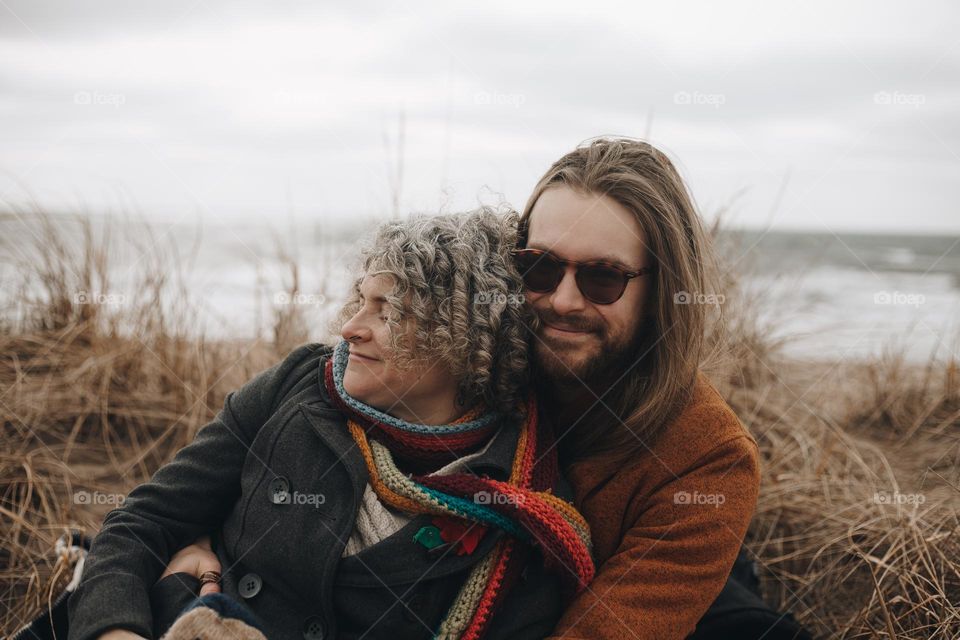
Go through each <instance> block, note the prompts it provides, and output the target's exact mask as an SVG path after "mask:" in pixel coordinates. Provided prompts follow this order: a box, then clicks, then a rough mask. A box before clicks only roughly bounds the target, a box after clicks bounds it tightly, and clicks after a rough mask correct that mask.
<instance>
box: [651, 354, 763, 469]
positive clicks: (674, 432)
mask: <svg viewBox="0 0 960 640" xmlns="http://www.w3.org/2000/svg"><path fill="white" fill-rule="evenodd" d="M723 448H727V449H740V450H746V451H750V450H752V451H756V450H757V448H758V447H757V441H756V439H755V438H754V437H753V435H752V434H751V433H750V431H749V430H748V429H747V428H746V427H745V426H744V425H743V423H742V422H741V421H740V418H739V417H737V414H736V412H735V411H734V410H733V408H732V407H731V406H730V405H729V404H728V403H727V401H726V400H724V398H723V396H722V395H720V392H719V391H717V389H716V387H715V386H714V385H713V384H712V383H711V382H710V379H709V378H708V377H707V376H706V374H704V373H703V372H702V371H698V372H697V376H696V380H695V382H694V385H693V389H692V392H691V395H690V400H689V401H688V402H687V404H686V406H684V407H683V409H681V410H680V412H679V413H678V414H677V415H676V416H675V417H674V419H673V420H671V421H670V422H669V423H668V424H667V425H665V426H664V428H663V430H662V432H661V433H660V434H659V437H658V438H657V440H656V442H655V444H654V445H653V446H652V447H651V449H652V453H654V454H655V455H656V456H657V457H659V458H661V459H662V460H665V461H667V460H668V461H669V462H670V464H669V467H671V468H673V469H683V468H686V467H689V466H692V465H696V464H697V463H698V462H699V461H700V460H702V459H703V458H705V457H707V456H709V455H710V454H711V452H713V451H717V450H719V449H723Z"/></svg>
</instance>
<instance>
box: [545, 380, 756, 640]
mask: <svg viewBox="0 0 960 640" xmlns="http://www.w3.org/2000/svg"><path fill="white" fill-rule="evenodd" d="M566 473H567V478H568V479H569V481H570V483H571V484H572V485H573V488H574V492H575V496H576V498H575V504H576V506H577V508H578V509H579V510H580V512H581V513H582V514H583V515H584V517H586V519H587V521H588V522H589V523H590V527H591V533H592V537H593V543H594V554H595V556H596V561H597V567H598V570H597V575H596V577H595V579H594V581H593V582H592V583H591V585H590V587H589V588H588V589H587V590H585V591H583V592H582V593H581V594H580V595H579V596H578V597H577V598H576V599H575V600H574V601H573V603H572V604H571V606H570V607H569V608H568V609H567V610H566V611H565V612H564V614H563V617H562V618H561V619H560V622H559V623H558V624H557V626H556V628H555V629H554V635H551V636H549V638H548V640H559V639H560V638H564V639H573V638H585V639H586V638H588V639H590V640H604V639H606V638H610V639H611V640H612V639H614V638H615V639H617V640H620V639H643V640H646V639H647V638H649V639H651V640H672V639H677V640H680V639H682V638H685V637H687V636H688V635H689V634H691V633H692V632H693V630H694V628H695V626H696V623H697V621H698V620H699V619H700V618H701V617H702V616H703V614H704V613H705V612H706V610H707V608H708V607H709V606H710V604H711V603H712V602H713V601H714V600H715V599H716V597H717V595H718V594H719V593H720V590H721V589H722V588H723V585H724V583H725V582H726V579H727V576H728V575H729V573H730V570H731V568H732V567H733V562H734V560H735V558H736V556H737V553H738V551H739V549H740V545H741V543H742V541H743V537H744V535H745V534H746V531H747V526H748V524H749V522H750V519H751V517H752V516H753V512H754V509H755V508H756V502H757V496H758V493H759V489H760V456H759V451H758V448H757V443H756V440H754V438H753V437H752V436H751V435H750V433H749V432H748V431H747V430H746V429H745V428H744V426H743V425H742V423H741V422H740V421H739V419H738V418H737V416H736V414H734V412H733V410H732V409H731V408H730V406H729V405H728V404H727V403H726V402H725V401H724V400H723V398H722V397H721V396H720V394H719V393H718V392H717V391H716V389H715V388H714V387H713V386H712V385H711V384H710V383H709V382H708V381H707V379H706V377H705V376H704V375H703V374H702V373H700V374H698V376H697V381H696V384H695V387H694V393H693V396H692V398H691V400H690V402H689V403H688V405H687V406H686V407H685V408H684V409H683V410H682V411H681V413H680V414H678V416H677V417H676V418H675V419H674V420H673V421H672V422H671V423H670V424H669V425H668V426H667V427H666V428H665V431H664V432H663V433H662V435H661V437H660V438H659V440H658V441H657V442H656V444H655V445H653V446H652V447H651V448H649V449H648V450H647V451H646V452H644V453H643V454H642V455H641V456H640V457H638V459H637V460H636V462H633V463H629V464H627V465H623V464H621V465H614V464H610V463H609V462H607V463H605V462H604V461H602V460H599V461H598V460H596V459H589V460H582V461H579V462H576V463H574V464H573V465H572V466H570V467H569V468H567V469H566Z"/></svg>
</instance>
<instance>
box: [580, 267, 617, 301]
mask: <svg viewBox="0 0 960 640" xmlns="http://www.w3.org/2000/svg"><path fill="white" fill-rule="evenodd" d="M577 284H578V285H579V287H580V292H581V293H583V295H584V296H585V297H586V298H588V299H589V300H591V301H593V302H596V303H597V304H611V303H613V302H616V301H617V300H619V299H620V296H622V295H623V290H624V289H625V288H626V286H627V280H626V278H625V277H624V275H623V274H622V273H620V272H619V271H617V270H616V269H611V268H610V267H580V269H579V271H577Z"/></svg>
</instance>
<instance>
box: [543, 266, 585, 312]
mask: <svg viewBox="0 0 960 640" xmlns="http://www.w3.org/2000/svg"><path fill="white" fill-rule="evenodd" d="M574 269H575V268H574V267H573V265H568V266H567V268H566V270H565V271H564V272H563V278H561V280H560V283H559V284H558V285H557V288H556V289H554V291H553V293H552V294H550V305H551V306H552V307H553V310H554V311H555V312H557V313H558V314H560V315H564V314H567V313H572V312H575V311H581V310H583V309H584V307H585V306H586V300H584V298H583V294H582V293H580V288H579V287H578V286H577V282H576V276H575V275H574V274H575V271H574Z"/></svg>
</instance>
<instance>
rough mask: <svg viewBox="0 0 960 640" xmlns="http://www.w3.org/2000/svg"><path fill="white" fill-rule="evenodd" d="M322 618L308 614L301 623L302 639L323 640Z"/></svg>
mask: <svg viewBox="0 0 960 640" xmlns="http://www.w3.org/2000/svg"><path fill="white" fill-rule="evenodd" d="M323 637H324V634H323V620H321V619H320V618H318V617H317V616H310V617H309V618H307V620H306V621H305V622H304V623H303V638H304V640H323Z"/></svg>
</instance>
